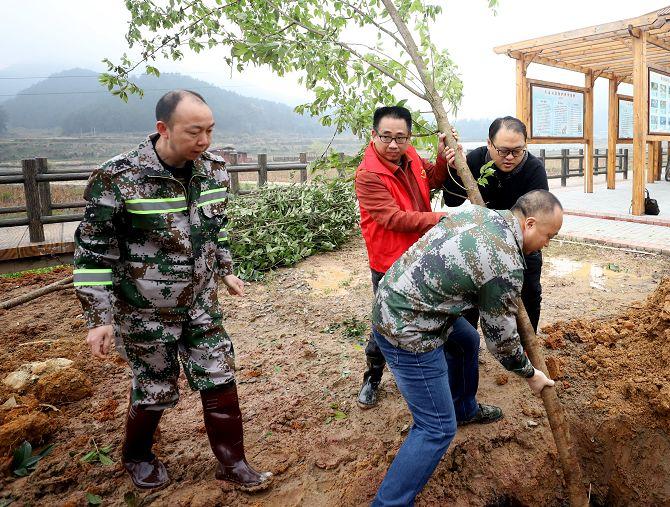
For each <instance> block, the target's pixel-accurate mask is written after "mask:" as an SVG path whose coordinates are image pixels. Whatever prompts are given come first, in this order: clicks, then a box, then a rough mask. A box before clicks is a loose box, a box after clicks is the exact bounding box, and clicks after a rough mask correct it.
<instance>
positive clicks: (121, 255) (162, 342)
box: [74, 90, 271, 490]
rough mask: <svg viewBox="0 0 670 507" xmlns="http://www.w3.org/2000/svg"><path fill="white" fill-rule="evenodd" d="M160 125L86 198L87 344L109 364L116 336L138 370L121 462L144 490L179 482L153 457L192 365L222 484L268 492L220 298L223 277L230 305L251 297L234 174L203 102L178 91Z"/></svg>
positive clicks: (79, 239) (168, 99)
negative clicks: (232, 220)
mask: <svg viewBox="0 0 670 507" xmlns="http://www.w3.org/2000/svg"><path fill="white" fill-rule="evenodd" d="M156 120H157V123H156V128H157V130H158V133H156V134H153V135H150V136H149V137H148V138H147V139H146V140H145V141H144V142H143V143H141V144H140V145H139V146H138V147H137V148H136V149H135V150H133V151H131V152H129V153H126V154H123V155H119V156H118V157H116V158H113V159H111V160H109V161H108V162H106V163H104V164H103V165H102V166H101V167H100V168H99V169H97V170H95V171H94V172H93V174H92V175H91V178H90V179H89V182H88V187H87V188H86V192H85V199H86V201H87V206H86V210H85V213H84V220H83V221H82V222H81V224H80V225H79V227H78V229H77V232H76V234H75V242H76V246H77V248H76V252H75V270H74V276H75V283H74V284H75V287H76V290H77V296H78V297H79V300H80V301H81V303H82V306H83V309H84V317H85V319H86V322H87V325H88V328H89V332H88V336H87V338H86V340H87V342H88V343H89V344H90V346H91V350H92V352H93V355H94V356H96V357H103V358H104V357H106V356H107V353H108V352H109V348H110V344H111V340H112V338H113V337H115V339H116V344H117V349H118V350H119V352H120V353H121V354H122V355H123V356H124V357H125V358H127V360H128V362H129V363H130V366H131V369H132V373H133V377H132V389H131V395H130V406H129V410H128V417H127V422H126V434H125V441H124V445H123V451H122V461H123V464H124V467H125V469H126V470H127V471H128V473H129V474H130V477H131V479H132V481H133V483H134V484H135V485H136V486H137V487H139V488H157V487H162V486H164V485H166V484H167V483H168V482H169V478H168V475H167V471H166V469H165V467H164V465H163V464H162V463H161V462H160V461H159V460H158V459H157V458H156V456H155V455H154V454H153V453H152V452H151V448H152V445H153V435H154V433H155V431H156V428H157V427H158V423H159V420H160V418H161V415H162V414H163V411H164V410H165V409H166V408H170V407H173V406H174V405H175V404H176V403H177V401H178V399H179V392H178V389H177V379H178V377H179V362H180V361H181V364H182V366H183V368H184V373H185V374H186V378H187V379H188V382H189V384H190V386H191V388H192V389H194V390H198V391H200V394H201V397H202V404H203V409H204V419H205V428H206V430H207V434H208V436H209V441H210V444H211V446H212V450H213V451H214V454H215V456H216V457H217V459H218V461H219V467H218V469H217V472H216V477H217V479H225V480H229V481H232V482H234V483H236V484H238V485H240V486H241V487H242V488H244V489H247V490H254V489H264V488H266V487H267V486H268V485H269V482H270V476H271V474H269V473H267V472H266V473H259V472H257V471H256V470H254V469H253V468H252V467H251V466H250V465H249V464H248V463H247V461H246V458H245V455H244V445H243V433H242V417H241V414H240V408H239V401H238V398H237V389H236V386H235V377H234V368H235V366H234V351H233V345H232V343H231V341H230V338H229V337H228V335H227V334H226V331H225V330H224V328H223V323H222V311H221V307H220V305H219V302H218V298H217V279H218V278H219V277H220V278H221V280H222V281H223V283H224V284H225V285H226V287H227V288H228V292H229V293H230V294H231V295H238V296H242V295H243V294H244V284H243V282H242V281H241V280H240V279H238V278H237V277H236V276H235V275H233V270H232V259H231V256H230V252H229V250H228V248H227V243H226V223H227V219H226V216H225V207H226V203H227V196H228V194H227V191H228V184H229V178H228V173H227V171H226V169H225V167H224V161H223V159H221V158H219V157H216V156H214V155H212V154H210V153H208V152H207V151H206V150H207V148H208V147H209V144H210V142H211V135H212V131H213V128H214V119H213V116H212V111H211V110H210V108H209V107H208V106H207V104H206V103H205V101H204V99H203V98H202V97H201V96H200V95H198V94H197V93H195V92H191V91H187V90H177V91H172V92H169V93H167V94H165V95H164V96H163V97H162V98H161V99H160V100H159V101H158V103H157V105H156ZM178 358H179V360H178Z"/></svg>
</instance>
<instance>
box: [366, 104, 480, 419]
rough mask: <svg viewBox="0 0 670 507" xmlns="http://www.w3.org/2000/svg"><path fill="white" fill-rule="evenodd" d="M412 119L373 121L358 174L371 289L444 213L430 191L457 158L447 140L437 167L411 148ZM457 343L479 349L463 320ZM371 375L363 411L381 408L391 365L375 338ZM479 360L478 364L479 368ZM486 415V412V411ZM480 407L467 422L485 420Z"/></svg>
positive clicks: (382, 116) (384, 111)
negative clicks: (381, 393) (386, 372)
mask: <svg viewBox="0 0 670 507" xmlns="http://www.w3.org/2000/svg"><path fill="white" fill-rule="evenodd" d="M411 135H412V115H411V113H410V112H409V111H408V110H407V109H406V108H404V107H398V106H393V107H380V108H378V109H377V110H376V111H375V113H374V117H373V129H372V139H371V141H370V144H369V146H368V147H367V148H366V150H365V154H364V156H363V161H362V162H361V165H360V166H359V167H358V170H357V171H356V195H357V196H358V201H359V204H360V212H361V230H362V233H363V238H364V239H365V244H366V246H367V250H368V259H369V261H370V270H371V271H372V289H373V291H374V292H375V293H376V292H377V285H378V284H379V281H380V280H381V279H382V277H383V276H384V273H386V271H387V270H388V269H389V268H390V267H391V265H392V264H393V263H394V262H395V261H396V260H397V259H398V258H399V257H400V256H401V255H402V254H403V253H405V252H406V251H407V249H409V247H411V246H412V245H413V244H414V243H415V242H416V241H417V240H418V239H419V238H420V237H421V236H422V235H423V234H424V233H425V232H426V231H428V230H429V229H430V228H431V227H433V226H434V225H435V224H436V223H437V222H438V221H439V220H440V219H441V218H442V217H443V216H445V213H435V212H433V211H431V207H430V190H431V189H437V188H441V187H442V184H443V183H444V181H445V178H447V177H448V176H447V174H448V172H449V165H450V164H453V161H454V158H455V153H454V151H453V150H452V149H449V148H447V147H446V145H445V137H446V136H445V135H444V134H440V135H439V137H438V158H437V161H436V163H435V164H432V163H430V162H429V161H427V160H424V159H422V158H421V157H420V156H419V154H418V153H417V151H416V150H415V149H414V147H413V146H412V145H411ZM449 339H450V341H451V342H452V343H461V345H462V346H463V347H464V348H468V349H470V348H472V346H471V344H472V343H473V342H476V344H477V348H478V344H479V335H478V334H477V331H476V329H475V328H473V327H472V326H471V325H470V324H469V323H468V322H467V321H466V320H465V319H464V318H459V319H457V320H456V322H455V323H454V328H453V331H452V333H451V334H450V336H449ZM365 355H366V359H367V369H366V371H365V374H364V376H363V386H362V387H361V390H360V392H359V394H358V400H357V401H358V405H359V406H360V407H361V408H371V407H374V406H375V405H376V404H377V390H378V388H379V383H380V382H381V379H382V373H383V371H384V365H385V364H386V362H385V360H384V356H383V355H382V352H381V351H380V350H379V347H378V346H377V343H376V341H375V340H374V338H372V337H371V338H370V339H369V340H368V343H367V346H366V347H365ZM476 360H477V358H476V357H475V358H474V361H475V362H476ZM481 407H483V408H484V413H486V410H485V409H486V408H487V407H486V406H485V405H482V406H481ZM481 415H482V410H481V409H480V408H479V407H477V411H476V413H475V415H474V416H473V415H472V413H469V414H468V417H467V418H468V419H470V420H469V421H467V422H485V421H482V420H481V418H482V417H481Z"/></svg>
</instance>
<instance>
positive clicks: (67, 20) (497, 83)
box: [0, 0, 668, 118]
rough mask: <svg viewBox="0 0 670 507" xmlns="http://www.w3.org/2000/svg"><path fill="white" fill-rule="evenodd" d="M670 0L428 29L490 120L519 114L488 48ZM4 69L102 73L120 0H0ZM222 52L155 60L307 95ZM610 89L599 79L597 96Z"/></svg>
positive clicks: (261, 91)
mask: <svg viewBox="0 0 670 507" xmlns="http://www.w3.org/2000/svg"><path fill="white" fill-rule="evenodd" d="M667 2H668V0H656V1H654V0H637V1H635V2H630V1H621V0H616V1H613V0H561V1H560V2H556V1H548V0H501V1H500V6H499V8H498V14H497V16H494V14H493V13H492V12H491V11H490V10H489V9H488V8H487V2H486V0H448V1H445V2H444V6H445V7H444V11H445V12H444V14H443V16H442V18H441V19H440V22H439V23H438V24H437V25H436V26H435V28H434V30H433V39H434V41H435V42H436V43H437V45H438V46H441V47H447V48H449V50H450V53H451V55H452V57H453V59H454V60H455V62H456V63H457V64H458V66H459V69H460V73H461V77H462V79H463V81H464V88H465V97H464V100H463V103H462V106H461V110H460V112H459V115H458V116H459V118H484V117H486V118H490V117H492V116H497V115H503V114H514V112H515V66H514V60H512V59H510V58H508V57H506V56H503V55H496V54H495V53H493V47H495V46H498V45H501V44H505V43H509V42H517V41H521V40H525V39H529V38H533V37H538V36H544V35H551V34H553V33H556V32H562V31H566V30H572V29H576V28H583V27H586V26H590V25H594V24H600V23H606V22H609V21H616V20H620V19H625V18H631V17H636V16H639V15H642V14H646V13H648V12H651V11H654V10H657V9H660V8H662V7H665V6H667V4H668V3H667ZM0 6H1V8H2V17H1V19H0V69H2V68H5V67H7V66H10V65H14V64H38V65H46V66H49V67H51V68H53V69H56V70H62V69H67V68H72V67H75V66H77V67H86V68H91V69H93V70H103V66H102V64H101V63H100V61H101V60H102V58H104V57H109V58H110V59H112V61H118V59H119V56H120V55H121V54H122V53H123V51H124V50H125V49H126V47H125V39H124V34H125V29H126V23H127V20H128V14H127V11H126V9H125V7H124V2H123V1H122V0H0ZM227 52H228V50H226V49H223V48H220V49H216V50H214V51H210V52H207V53H206V54H204V55H202V54H201V55H195V54H192V53H187V55H186V58H185V59H184V60H183V61H182V62H176V63H175V62H159V63H158V65H157V66H158V67H159V69H160V70H162V71H175V72H182V73H185V74H190V75H192V76H193V77H196V78H199V79H202V80H204V81H209V82H211V83H214V84H216V85H220V86H223V87H226V88H229V89H231V90H234V91H236V92H238V93H240V94H242V95H250V96H256V97H261V98H268V99H273V100H276V101H279V102H286V103H289V104H292V105H295V104H297V103H300V102H302V101H304V98H305V93H304V91H302V90H301V89H300V88H299V87H298V86H297V85H296V83H295V81H294V80H293V79H291V78H277V77H275V76H273V75H272V74H271V73H270V72H269V71H266V70H262V69H257V70H252V71H245V73H244V75H237V74H233V75H232V76H231V72H230V69H228V68H226V66H225V64H224V62H223V60H222V55H223V54H226V53H227ZM529 76H530V77H535V78H540V79H548V80H555V81H560V82H564V83H569V84H577V85H580V86H581V85H583V83H584V78H583V76H582V75H581V74H575V73H571V72H567V71H560V70H557V69H551V68H548V67H544V66H538V65H531V66H530V68H529ZM606 93H607V81H606V80H604V79H599V80H598V81H597V88H596V100H599V99H598V97H599V96H600V97H602V96H604V95H606Z"/></svg>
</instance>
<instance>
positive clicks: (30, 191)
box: [21, 158, 44, 243]
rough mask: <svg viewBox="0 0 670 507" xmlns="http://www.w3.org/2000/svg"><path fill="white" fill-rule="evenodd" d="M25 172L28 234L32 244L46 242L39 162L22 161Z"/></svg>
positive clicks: (30, 159) (24, 189)
mask: <svg viewBox="0 0 670 507" xmlns="http://www.w3.org/2000/svg"><path fill="white" fill-rule="evenodd" d="M21 169H22V171H23V191H24V193H25V196H26V214H27V215H28V233H29V234H30V242H31V243H39V242H41V241H44V226H43V225H42V219H41V216H40V212H41V210H40V197H39V190H38V188H37V180H36V179H35V177H36V176H37V161H36V160H35V159H34V158H28V159H23V160H22V161H21Z"/></svg>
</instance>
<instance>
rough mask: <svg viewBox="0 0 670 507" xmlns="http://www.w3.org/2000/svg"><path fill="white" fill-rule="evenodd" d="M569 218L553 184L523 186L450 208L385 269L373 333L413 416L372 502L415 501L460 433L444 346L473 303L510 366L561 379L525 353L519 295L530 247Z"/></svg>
mask: <svg viewBox="0 0 670 507" xmlns="http://www.w3.org/2000/svg"><path fill="white" fill-rule="evenodd" d="M562 222H563V210H562V208H561V204H560V203H559V202H558V200H557V199H556V198H555V197H554V196H553V195H552V194H551V193H549V192H547V191H545V190H534V191H532V192H529V193H527V194H525V195H523V196H522V197H520V198H519V200H518V201H517V202H516V204H515V205H514V206H513V207H512V209H511V211H496V210H488V209H486V208H483V207H479V206H472V207H469V208H468V209H466V210H465V211H461V212H459V213H456V214H453V215H449V216H447V217H444V218H442V219H441V220H440V221H439V222H438V223H437V225H435V226H434V227H433V228H432V229H431V230H430V231H428V232H427V233H426V234H425V235H424V236H423V238H421V239H419V241H417V242H416V243H415V244H414V246H412V247H411V248H410V249H409V250H408V251H407V252H406V253H405V254H404V255H403V256H402V257H400V258H399V259H398V260H397V261H396V262H395V263H394V264H393V266H391V269H389V271H387V273H386V276H385V277H384V278H383V279H382V281H381V282H380V284H379V289H378V292H377V297H376V299H375V303H374V306H373V311H372V322H373V334H374V337H375V340H376V341H377V344H378V345H379V348H380V349H381V351H382V353H383V354H384V357H385V358H386V362H387V364H388V366H389V368H390V369H391V371H392V372H393V376H394V377H395V379H396V383H397V385H398V389H399V390H400V392H401V393H402V395H403V397H404V398H405V401H406V402H407V405H408V406H409V409H410V412H411V413H412V417H413V419H414V424H413V425H412V428H411V430H410V432H409V434H408V436H407V438H406V439H405V442H404V443H403V445H402V447H400V450H399V451H398V454H397V455H396V457H395V459H394V460H393V463H392V464H391V467H390V468H389V470H388V472H387V473H386V477H385V478H384V481H383V482H382V484H381V486H380V488H379V491H378V492H377V496H376V497H375V499H374V501H373V505H375V506H381V505H412V504H413V503H414V498H415V497H416V495H417V494H418V493H419V492H420V491H421V490H422V489H423V487H424V485H425V484H426V482H427V481H428V479H429V478H430V476H431V475H432V473H433V470H435V467H436V466H437V464H438V463H439V461H440V459H441V458H442V456H443V454H444V453H445V451H446V450H447V448H448V447H449V444H450V442H451V440H452V438H453V437H454V434H455V433H456V416H455V411H454V404H453V401H452V398H451V390H450V385H449V382H450V380H449V379H450V375H449V373H451V372H449V371H448V368H447V362H446V359H445V355H444V351H443V348H444V344H445V342H446V341H448V340H449V335H450V333H451V332H452V331H453V327H452V325H453V323H454V322H455V320H456V319H457V318H458V317H459V316H460V315H461V314H462V313H463V312H464V311H465V310H468V309H470V308H473V307H476V308H479V311H480V313H481V326H482V331H483V333H484V338H485V340H486V345H487V347H488V349H489V350H490V351H491V353H492V354H493V355H494V357H495V358H496V359H497V360H498V361H500V363H501V364H502V365H503V366H504V367H505V368H506V369H507V370H509V371H512V372H514V373H516V374H518V375H520V376H522V377H524V378H526V380H528V384H529V385H530V388H531V389H532V390H533V392H534V393H536V394H539V393H540V392H541V391H542V389H543V388H544V387H545V386H547V385H553V381H552V380H550V379H548V378H547V377H546V376H545V375H544V374H543V373H542V372H541V371H539V370H536V369H535V368H533V366H532V365H531V364H530V361H529V360H528V358H527V357H526V355H525V354H524V351H523V348H522V347H521V343H520V341H519V334H518V333H517V328H516V312H517V306H516V299H517V297H518V296H519V294H520V292H521V286H522V285H523V270H524V261H523V254H524V253H528V252H534V251H537V250H540V249H541V248H542V247H544V246H545V245H546V244H547V243H548V242H549V240H550V239H551V238H552V237H553V236H555V235H556V234H557V233H558V231H559V229H560V228H561V225H562ZM473 359H474V361H477V358H476V357H474V358H465V360H464V363H465V364H468V362H469V361H470V360H473ZM463 373H464V374H467V372H463ZM458 381H459V377H458V376H454V378H453V379H452V382H458Z"/></svg>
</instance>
